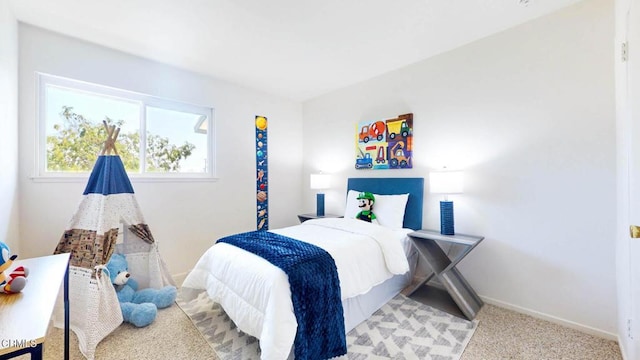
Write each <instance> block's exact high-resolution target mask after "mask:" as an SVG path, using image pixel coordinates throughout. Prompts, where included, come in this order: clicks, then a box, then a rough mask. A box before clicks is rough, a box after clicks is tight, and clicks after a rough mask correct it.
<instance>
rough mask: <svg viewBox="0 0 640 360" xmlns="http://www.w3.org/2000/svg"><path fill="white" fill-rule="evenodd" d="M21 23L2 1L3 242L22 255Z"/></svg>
mask: <svg viewBox="0 0 640 360" xmlns="http://www.w3.org/2000/svg"><path fill="white" fill-rule="evenodd" d="M18 201H19V200H18V22H17V21H16V19H15V17H14V16H13V13H12V12H11V9H10V6H9V4H8V2H6V1H0V241H3V242H5V243H7V244H8V245H9V247H10V248H11V252H12V253H15V254H18V255H19V256H20V257H24V256H22V254H20V248H19V224H20V221H19V216H18V215H19V206H18Z"/></svg>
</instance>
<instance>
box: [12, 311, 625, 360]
mask: <svg viewBox="0 0 640 360" xmlns="http://www.w3.org/2000/svg"><path fill="white" fill-rule="evenodd" d="M477 319H478V320H479V323H478V327H477V329H476V331H475V333H474V335H473V337H472V338H471V341H470V342H469V344H468V345H467V348H466V349H465V351H464V353H463V354H462V357H461V360H507V359H515V360H529V359H535V360H541V359H544V360H621V359H622V356H621V355H620V350H619V348H618V344H617V343H616V342H615V341H611V340H605V339H601V338H598V337H595V336H591V335H588V334H583V333H581V332H578V331H575V330H572V329H568V328H565V327H562V326H560V325H556V324H552V323H549V322H546V321H543V320H539V319H535V318H532V317H531V316H527V315H523V314H520V313H516V312H513V311H510V310H505V309H502V308H499V307H496V306H492V305H485V306H484V307H483V308H482V310H480V313H479V314H478V317H477ZM62 344H63V331H62V330H60V329H56V328H52V329H51V330H50V333H49V335H48V336H47V340H46V343H45V354H44V355H45V356H44V357H45V359H46V360H60V359H62V358H63V346H62ZM70 354H71V359H73V360H82V359H84V358H83V357H82V355H81V354H80V351H79V350H78V341H77V339H76V337H75V334H73V332H72V333H71V351H70ZM16 359H19V360H28V359H29V356H28V355H23V356H21V357H18V358H16ZM129 359H136V360H158V359H174V360H216V359H217V357H216V355H215V353H214V351H213V349H212V348H211V347H210V346H208V345H207V342H206V341H205V339H204V338H203V337H202V336H201V335H200V333H199V332H198V330H197V329H196V327H195V326H194V325H193V323H192V322H191V321H190V320H189V318H188V317H187V315H186V314H185V313H184V312H182V310H181V309H180V308H179V307H178V306H175V305H174V306H172V307H170V308H168V309H163V310H160V312H159V313H158V319H157V320H156V322H155V323H153V324H152V325H150V326H149V327H147V328H143V329H137V328H134V327H132V326H130V325H127V324H124V325H121V326H120V327H119V328H118V329H117V330H116V331H115V332H114V333H112V334H111V335H109V336H108V337H107V338H106V339H104V340H103V341H102V342H101V343H100V344H99V345H98V348H97V349H96V360H129Z"/></svg>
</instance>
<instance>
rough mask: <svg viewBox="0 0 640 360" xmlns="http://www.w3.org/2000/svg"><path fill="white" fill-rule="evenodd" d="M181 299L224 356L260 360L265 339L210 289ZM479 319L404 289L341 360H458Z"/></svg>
mask: <svg viewBox="0 0 640 360" xmlns="http://www.w3.org/2000/svg"><path fill="white" fill-rule="evenodd" d="M177 304H178V305H179V306H180V308H182V310H183V311H184V312H185V314H187V315H188V316H189V318H190V319H191V321H192V322H193V324H194V325H195V326H196V328H197V329H198V331H200V333H201V334H202V335H203V337H204V338H205V340H206V341H207V343H209V345H210V346H211V347H212V348H213V350H214V351H215V352H216V354H217V355H218V357H219V358H220V359H221V360H254V359H255V360H258V359H260V346H259V345H260V344H259V341H258V340H257V339H256V338H255V337H252V336H250V335H248V334H246V333H243V332H242V331H240V330H238V328H237V327H236V326H235V324H234V323H233V321H231V319H230V318H229V317H228V316H227V314H225V312H224V310H222V308H221V307H220V305H218V304H216V303H214V302H213V301H211V300H210V299H209V298H208V297H207V295H206V292H202V293H201V294H200V295H199V296H198V297H197V298H195V299H193V300H191V301H189V302H185V301H183V300H182V299H180V298H178V300H177ZM477 324H478V321H477V320H474V321H468V320H465V319H461V318H458V317H455V316H453V315H451V314H448V313H446V312H444V311H440V310H438V309H435V308H433V307H431V306H428V305H425V304H422V303H420V302H418V301H415V300H413V299H410V298H408V297H406V296H404V295H402V294H398V295H396V297H394V298H393V299H391V300H390V301H389V302H388V303H387V304H385V305H384V306H383V307H381V308H380V309H378V310H377V311H376V312H375V313H374V314H373V315H372V316H371V317H370V318H369V319H368V320H366V321H364V322H362V323H361V324H359V325H358V326H356V328H354V329H353V330H351V331H349V333H347V355H346V356H343V357H341V359H349V360H364V359H366V360H374V359H396V360H401V359H402V360H410V359H432V360H458V359H460V357H461V356H462V353H463V351H464V349H465V347H466V346H467V344H468V343H469V340H471V336H473V333H474V332H475V329H476V327H477Z"/></svg>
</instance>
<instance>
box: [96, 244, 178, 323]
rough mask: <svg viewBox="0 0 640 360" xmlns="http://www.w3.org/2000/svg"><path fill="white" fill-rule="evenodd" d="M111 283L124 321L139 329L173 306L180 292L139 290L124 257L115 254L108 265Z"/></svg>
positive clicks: (167, 288)
mask: <svg viewBox="0 0 640 360" xmlns="http://www.w3.org/2000/svg"><path fill="white" fill-rule="evenodd" d="M107 270H108V272H109V278H110V279H111V283H112V284H113V286H114V287H115V288H116V293H117V295H118V301H120V309H121V310H122V317H123V318H124V321H126V322H129V323H131V324H133V325H134V326H137V327H145V326H147V325H149V324H151V323H152V322H153V321H154V320H155V319H156V315H157V312H158V309H163V308H166V307H168V306H171V304H173V302H174V301H175V300H176V295H177V293H178V290H177V289H176V287H175V286H165V287H163V288H162V289H152V288H147V289H142V290H138V282H137V281H135V279H133V278H131V274H130V273H129V271H128V265H127V259H126V258H125V257H124V255H121V254H113V255H111V259H110V260H109V262H108V263H107Z"/></svg>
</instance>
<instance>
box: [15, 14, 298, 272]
mask: <svg viewBox="0 0 640 360" xmlns="http://www.w3.org/2000/svg"><path fill="white" fill-rule="evenodd" d="M19 40H20V41H19V48H20V54H19V55H20V74H19V76H20V77H19V80H20V82H19V83H20V105H19V106H20V127H19V130H20V188H21V208H20V219H21V235H22V243H21V251H22V252H23V253H24V256H25V257H26V256H29V257H30V256H38V255H45V254H51V253H52V252H53V250H54V249H55V246H56V245H57V243H58V240H59V238H60V236H61V235H62V232H63V231H64V229H65V227H66V224H67V221H68V220H69V219H70V217H71V215H72V214H73V212H74V211H75V209H76V206H77V204H78V202H79V201H80V198H81V195H82V191H83V190H84V186H85V184H86V179H83V180H81V181H76V182H42V181H37V180H34V179H32V176H33V175H34V171H35V170H34V168H35V165H34V159H35V145H34V144H35V141H36V110H37V107H36V92H37V88H36V86H35V84H36V83H35V79H36V78H35V76H36V74H35V72H36V71H40V72H45V73H50V74H54V75H59V76H64V77H69V78H74V79H79V80H84V81H89V82H94V83H99V84H104V85H108V86H113V87H117V88H123V89H127V90H132V91H137V92H141V93H146V94H150V95H155V96H159V97H165V98H170V99H176V100H181V101H185V102H189V103H194V104H201V105H208V106H212V107H214V108H215V121H216V131H217V133H216V137H217V152H218V156H217V160H218V162H217V175H218V177H219V180H218V181H216V182H180V183H176V182H162V183H160V182H155V183H151V182H141V181H136V180H132V182H133V186H134V188H135V190H136V193H137V199H138V202H139V203H140V206H141V208H142V211H143V213H144V215H145V218H146V221H147V222H148V223H149V225H150V227H151V230H152V232H153V234H154V237H155V238H156V240H157V241H158V243H159V244H160V245H159V246H160V251H161V253H162V255H163V258H164V260H165V261H166V262H167V264H168V266H169V269H170V271H171V272H172V273H174V274H179V273H183V272H186V271H188V270H189V269H191V268H192V267H193V265H194V264H195V262H196V261H197V259H198V258H199V256H200V255H201V254H202V253H203V252H204V250H206V249H207V248H208V247H209V246H211V245H212V244H213V242H214V241H215V240H216V239H217V238H218V237H220V236H222V235H226V234H230V233H233V232H239V231H249V230H255V228H256V223H255V206H256V202H255V201H256V200H255V176H256V173H255V126H254V116H255V115H264V116H267V117H268V119H269V128H268V132H269V156H270V161H269V181H270V186H269V190H270V191H269V195H270V197H269V209H270V225H271V227H281V226H284V225H290V224H294V223H296V222H297V218H296V214H297V213H298V212H299V209H298V206H295V205H293V206H292V205H291V204H299V203H300V197H301V193H300V191H299V190H298V189H300V183H301V168H300V164H301V162H302V142H301V139H300V136H299V134H300V133H301V131H302V122H301V112H302V109H301V105H300V104H299V103H296V102H292V101H288V100H284V99H280V98H277V97H273V96H269V95H266V94H262V93H258V92H255V91H252V90H248V89H245V88H241V87H238V86H234V85H231V84H229V83H226V82H223V81H219V80H216V79H213V78H210V77H205V76H201V75H198V74H195V73H191V72H187V71H183V70H179V69H177V68H173V67H170V66H167V65H163V64H160V63H156V62H152V61H148V60H145V59H142V58H139V57H135V56H131V55H128V54H124V53H121V52H117V51H113V50H110V49H107V48H104V47H100V46H96V45H93V44H89V43H86V42H82V41H78V40H76V39H72V38H69V37H65V36H61V35H59V34H55V33H51V32H48V31H45V30H42V29H39V28H35V27H32V26H29V25H25V24H20V27H19ZM211 61H215V59H211ZM291 189H295V191H291Z"/></svg>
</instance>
